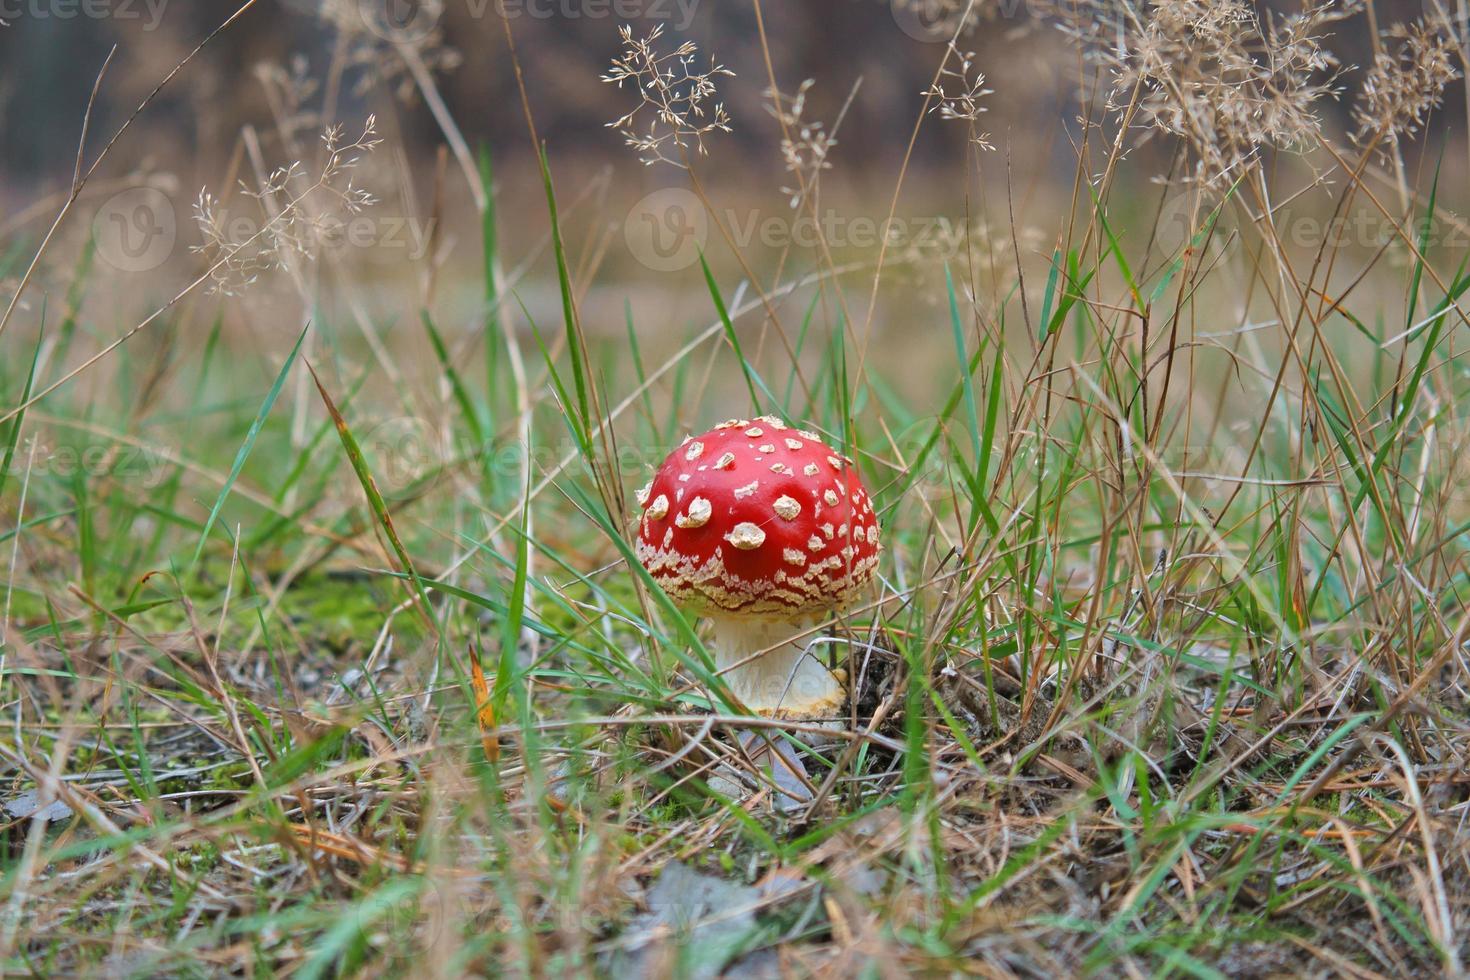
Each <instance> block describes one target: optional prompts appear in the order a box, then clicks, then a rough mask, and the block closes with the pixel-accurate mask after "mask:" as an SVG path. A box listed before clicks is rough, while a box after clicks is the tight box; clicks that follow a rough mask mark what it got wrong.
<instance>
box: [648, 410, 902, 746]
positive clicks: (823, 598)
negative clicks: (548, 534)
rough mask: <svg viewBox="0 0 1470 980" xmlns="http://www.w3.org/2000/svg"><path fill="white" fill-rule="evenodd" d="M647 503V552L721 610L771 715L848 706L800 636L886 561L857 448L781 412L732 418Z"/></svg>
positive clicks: (686, 595)
mask: <svg viewBox="0 0 1470 980" xmlns="http://www.w3.org/2000/svg"><path fill="white" fill-rule="evenodd" d="M638 503H639V505H640V506H641V507H642V508H643V516H642V520H641V521H640V522H639V530H638V549H637V553H638V560H639V561H641V562H642V563H643V566H644V567H645V568H647V569H648V572H649V574H650V575H652V576H653V578H654V580H655V581H657V582H658V583H659V585H661V586H662V587H663V589H664V591H665V592H667V593H668V594H669V596H670V597H671V598H672V599H674V600H675V601H676V602H679V603H680V604H682V605H683V606H684V607H685V608H687V609H690V610H691V611H694V612H698V613H702V614H704V615H705V616H707V617H708V618H709V619H710V620H711V621H712V622H713V624H714V636H715V643H714V649H715V663H716V667H717V668H718V669H719V670H720V671H721V675H722V677H723V678H724V680H725V682H726V683H727V684H728V685H729V687H730V690H731V691H732V692H733V693H734V694H735V696H736V697H737V698H739V699H740V701H741V702H743V703H744V704H745V705H746V706H747V707H749V708H751V709H752V710H753V711H755V712H756V713H758V714H762V715H769V716H774V717H812V716H821V715H831V714H834V713H836V711H837V710H838V709H839V708H840V707H841V706H842V700H843V698H842V695H843V691H842V685H841V684H840V683H839V682H838V680H837V678H836V677H834V676H833V675H832V672H831V671H829V670H828V669H827V668H826V667H825V666H823V664H822V663H821V662H820V661H819V660H818V659H817V658H816V657H815V656H814V655H812V654H811V653H810V652H808V651H807V649H806V646H805V644H804V643H802V642H798V641H796V640H795V638H796V637H797V636H798V635H800V634H801V633H803V632H805V631H806V630H808V629H810V628H811V627H812V626H813V625H814V624H815V623H817V622H818V621H820V620H821V619H822V618H824V617H825V616H826V615H827V614H828V613H829V612H831V611H832V610H833V609H835V608H838V607H840V606H842V605H843V604H844V603H846V602H848V601H849V600H851V599H852V598H853V597H854V596H855V595H857V594H858V592H860V591H861V590H862V589H863V587H864V586H866V585H867V584H868V583H869V581H871V579H872V577H873V569H874V567H875V566H876V565H877V564H878V551H879V545H878V516H877V514H876V513H875V512H874V510H873V505H872V502H871V501H870V500H869V499H868V491H867V490H866V488H864V487H863V483H862V480H861V478H860V477H859V476H858V472H857V467H856V466H854V465H853V462H852V460H850V459H848V458H847V457H845V456H841V455H839V454H837V453H835V452H833V451H832V450H831V449H829V448H828V447H827V446H826V445H824V444H823V442H822V440H821V439H820V438H818V437H817V436H815V435H813V434H812V433H810V432H807V431H805V430H802V429H792V428H789V427H788V426H787V425H786V424H785V423H783V422H782V421H781V420H780V419H775V418H771V417H769V416H762V417H761V418H758V419H754V420H745V419H732V420H731V421H729V422H723V423H721V424H720V425H717V426H715V428H714V429H712V430H710V431H709V432H706V433H705V434H704V435H702V436H698V437H691V438H689V439H686V440H685V441H684V444H683V445H682V446H680V447H679V448H678V449H675V450H674V451H673V452H672V453H670V454H669V456H668V458H667V459H665V460H664V462H663V465H662V466H660V467H659V469H658V473H657V474H655V476H654V478H653V482H652V483H650V484H649V485H648V486H646V487H644V488H643V489H642V490H640V491H639V493H638ZM762 651H768V652H766V653H764V654H762V655H761V656H758V657H755V658H754V659H751V658H752V656H753V655H755V654H757V653H761V652H762ZM742 661H748V662H745V663H742ZM737 665H739V666H737Z"/></svg>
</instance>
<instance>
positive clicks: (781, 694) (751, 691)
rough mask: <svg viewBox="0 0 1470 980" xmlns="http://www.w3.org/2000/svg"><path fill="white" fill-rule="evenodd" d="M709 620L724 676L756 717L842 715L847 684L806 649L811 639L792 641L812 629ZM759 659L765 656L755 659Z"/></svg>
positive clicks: (764, 622)
mask: <svg viewBox="0 0 1470 980" xmlns="http://www.w3.org/2000/svg"><path fill="white" fill-rule="evenodd" d="M710 619H711V621H712V622H713V625H714V631H715V643H714V652H715V666H716V668H717V669H718V670H720V671H721V674H720V677H721V679H722V680H724V682H725V683H726V684H727V685H728V686H729V688H730V691H731V692H732V693H733V694H734V695H735V696H736V697H737V698H739V699H740V701H741V702H742V703H743V704H745V706H746V707H748V708H750V710H751V711H753V712H754V713H755V714H757V715H762V716H764V717H767V718H820V717H830V716H834V715H837V714H839V713H840V711H841V709H842V705H843V702H844V700H845V697H846V692H845V691H844V690H843V687H842V684H841V683H840V682H839V681H838V680H837V678H836V677H834V676H833V675H832V672H831V671H830V670H828V669H827V668H826V667H825V666H824V665H823V664H822V662H821V661H820V660H818V659H817V658H816V656H815V655H813V654H812V653H810V652H809V651H808V650H807V648H806V647H807V643H808V642H809V639H801V640H796V639H793V638H794V637H796V636H797V635H799V634H800V633H802V632H804V631H805V630H806V629H808V628H809V627H810V624H802V623H793V622H789V621H782V620H773V619H738V618H736V617H733V616H722V615H718V614H715V615H712V616H710ZM763 651H764V652H763ZM755 654H760V655H759V656H756V657H755V659H753V660H751V659H750V658H751V657H752V656H753V655H755ZM747 660H748V661H749V662H748V663H741V662H742V661H747ZM735 664H741V666H738V667H736V666H734V665H735Z"/></svg>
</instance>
